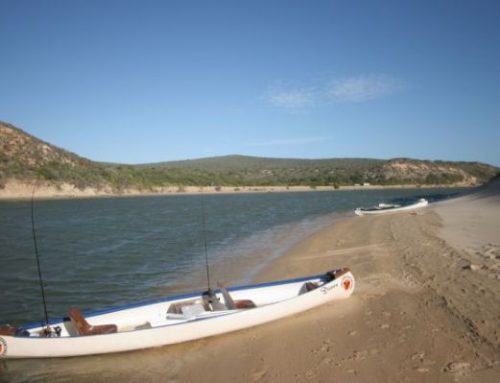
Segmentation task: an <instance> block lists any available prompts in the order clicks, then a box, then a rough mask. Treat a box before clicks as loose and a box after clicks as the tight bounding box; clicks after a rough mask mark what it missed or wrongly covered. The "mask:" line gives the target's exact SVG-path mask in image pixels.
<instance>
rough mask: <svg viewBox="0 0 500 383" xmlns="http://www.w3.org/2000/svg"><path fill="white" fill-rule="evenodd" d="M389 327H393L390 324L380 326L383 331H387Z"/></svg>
mask: <svg viewBox="0 0 500 383" xmlns="http://www.w3.org/2000/svg"><path fill="white" fill-rule="evenodd" d="M389 327H391V325H390V324H389V323H383V324H381V325H380V328H381V329H383V330H386V329H388V328H389Z"/></svg>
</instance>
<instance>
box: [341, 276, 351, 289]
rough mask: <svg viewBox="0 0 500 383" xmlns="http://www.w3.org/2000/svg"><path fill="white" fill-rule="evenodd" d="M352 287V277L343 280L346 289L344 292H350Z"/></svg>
mask: <svg viewBox="0 0 500 383" xmlns="http://www.w3.org/2000/svg"><path fill="white" fill-rule="evenodd" d="M351 286H352V279H351V278H350V277H346V278H344V279H342V287H344V290H346V291H347V290H349V289H350V288H351Z"/></svg>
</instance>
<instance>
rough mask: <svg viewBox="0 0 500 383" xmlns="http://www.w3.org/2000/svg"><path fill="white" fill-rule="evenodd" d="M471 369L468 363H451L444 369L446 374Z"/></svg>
mask: <svg viewBox="0 0 500 383" xmlns="http://www.w3.org/2000/svg"><path fill="white" fill-rule="evenodd" d="M469 369H470V363H467V362H449V363H448V364H447V365H446V366H445V367H444V368H443V371H444V372H463V371H465V370H469Z"/></svg>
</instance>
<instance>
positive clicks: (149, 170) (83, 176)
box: [0, 122, 499, 192]
mask: <svg viewBox="0 0 500 383" xmlns="http://www.w3.org/2000/svg"><path fill="white" fill-rule="evenodd" d="M498 170H499V169H498V168H496V167H494V166H491V165H487V164H482V163H477V162H445V161H422V160H415V159H406V158H400V159H391V160H380V159H366V158H333V159H317V160H308V159H294V158H288V159H286V158H260V157H249V156H241V155H231V156H223V157H212V158H203V159H194V160H185V161H172V162H161V163H153V164H142V165H121V164H109V163H100V162H95V161H91V160H88V159H85V158H82V157H80V156H78V155H76V154H73V153H70V152H68V151H66V150H64V149H60V148H57V147H55V146H53V145H50V144H49V143H46V142H43V141H41V140H39V139H38V138H36V137H33V136H31V135H30V134H28V133H26V132H24V131H22V130H21V129H18V128H16V127H14V126H12V125H10V124H8V123H3V122H0V188H1V187H3V185H5V184H6V183H7V182H9V181H10V180H17V181H22V182H32V181H34V180H43V181H46V182H48V183H50V184H53V185H56V186H57V185H60V184H63V183H67V184H72V185H75V186H76V187H77V188H79V189H85V188H86V187H94V188H97V189H111V190H113V191H115V192H116V191H118V192H119V191H120V190H123V189H125V188H135V189H140V190H151V189H153V188H156V187H166V186H235V187H237V186H296V185H305V186H326V185H353V184H362V183H370V184H377V185H394V184H398V185H405V184H418V185H430V184H433V185H435V184H442V185H476V184H481V183H484V182H486V181H488V180H489V179H491V178H492V177H494V176H495V175H496V174H497V173H498Z"/></svg>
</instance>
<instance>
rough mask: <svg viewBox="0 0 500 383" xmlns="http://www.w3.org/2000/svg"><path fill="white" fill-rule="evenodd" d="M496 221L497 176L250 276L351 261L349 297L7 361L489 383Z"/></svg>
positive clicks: (496, 373)
mask: <svg viewBox="0 0 500 383" xmlns="http://www.w3.org/2000/svg"><path fill="white" fill-rule="evenodd" d="M499 220H500V180H497V181H496V182H495V183H493V184H492V185H490V186H488V187H486V188H482V189H479V190H478V191H476V192H473V193H471V194H469V195H467V196H465V197H460V198H457V199H453V200H448V201H444V202H441V203H437V204H433V205H430V206H429V207H427V208H424V209H422V210H419V211H417V212H407V213H399V214H392V215H385V216H378V217H377V216H371V217H354V216H349V217H344V218H341V219H337V220H335V221H334V222H332V223H331V224H329V225H328V226H326V227H324V228H323V229H322V230H321V231H318V232H315V233H314V234H312V235H311V236H309V237H307V238H306V239H304V240H302V241H300V242H298V243H297V244H296V245H295V246H294V247H292V248H291V249H289V250H288V251H287V252H286V253H285V254H284V255H283V256H281V257H280V258H278V259H276V260H275V261H274V262H272V263H270V264H269V266H268V267H267V268H266V269H264V270H262V272H260V273H259V274H258V275H257V276H256V281H259V282H260V281H270V280H275V279H282V278H289V277H296V276H303V275H308V274H316V273H322V272H324V271H326V270H329V269H332V268H336V267H339V266H348V267H350V268H351V270H352V271H353V273H354V275H355V277H356V280H357V286H356V290H355V292H354V294H353V296H352V297H351V298H350V299H348V300H345V301H337V302H331V303H329V304H326V305H324V306H321V307H318V308H315V309H313V310H310V311H308V312H304V313H301V314H299V315H295V316H292V317H289V318H286V319H283V320H279V321H276V322H273V323H270V324H266V325H262V326H259V327H255V328H250V329H247V330H244V331H239V332H236V333H231V334H226V335H223V336H218V337H214V338H209V339H203V340H200V341H196V342H190V343H187V344H180V345H174V346H171V347H163V348H159V349H153V350H144V351H140V352H131V353H124V354H116V355H105V356H99V357H88V358H72V359H66V360H51V361H50V363H46V362H45V361H43V360H36V361H29V362H19V363H16V364H12V365H10V366H7V367H6V368H8V369H9V370H10V371H13V370H14V369H19V370H22V371H25V372H26V371H28V370H29V371H33V374H34V375H33V376H34V377H36V379H35V380H37V381H44V379H43V376H47V377H49V378H48V379H49V380H52V379H53V377H54V376H59V377H61V378H62V379H63V380H64V379H67V378H69V377H71V379H72V380H74V381H78V382H87V381H89V382H96V381H103V382H104V381H107V382H109V381H111V382H114V381H117V382H118V381H121V382H123V381H126V382H135V381H144V382H199V381H209V382H212V381H213V382H332V381H335V382H422V381H428V382H437V381H439V382H497V381H498V380H499V379H500V333H499V330H500V328H499V323H500V225H499V223H500V222H499ZM226 282H231V281H230V280H228V281H226ZM24 363H26V364H24ZM110 366H112V367H110ZM0 367H2V366H1V365H0ZM37 371H38V372H37ZM40 371H43V375H42V376H40ZM25 372H23V373H21V374H20V375H19V377H20V380H19V381H26V380H30V378H29V377H30V373H25ZM12 376H16V375H12ZM0 380H1V374H0Z"/></svg>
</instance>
